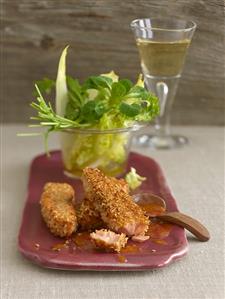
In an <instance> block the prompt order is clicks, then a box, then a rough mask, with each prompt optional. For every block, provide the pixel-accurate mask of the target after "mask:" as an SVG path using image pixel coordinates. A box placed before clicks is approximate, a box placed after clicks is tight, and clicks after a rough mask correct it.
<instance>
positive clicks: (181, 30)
mask: <svg viewBox="0 0 225 299" xmlns="http://www.w3.org/2000/svg"><path fill="white" fill-rule="evenodd" d="M131 28H132V29H133V31H134V34H135V39H136V44H137V47H138V50H139V54H140V60H141V67H142V71H143V73H144V77H145V84H146V86H147V88H148V89H149V91H151V92H153V93H155V94H156V95H157V96H158V98H159V101H160V115H159V117H158V118H157V119H156V123H155V134H153V135H150V134H149V135H148V134H147V135H142V136H138V137H137V138H136V143H137V144H138V145H141V146H144V145H145V146H151V147H154V148H163V149H168V148H173V147H178V146H181V145H183V144H185V143H187V139H186V138H185V137H183V136H177V135H176V136H174V135H171V132H170V112H171V107H172V103H173V100H174V97H175V94H176V90H177V86H178V82H179V78H180V77H181V73H182V70H183V66H184V62H185V56H186V53H187V50H188V48H189V45H190V43H191V38H192V36H193V33H194V31H195V28H196V25H195V23H194V22H191V21H184V20H176V19H174V18H172V19H157V18H151V19H150V18H149V19H138V20H134V21H133V22H132V23H131Z"/></svg>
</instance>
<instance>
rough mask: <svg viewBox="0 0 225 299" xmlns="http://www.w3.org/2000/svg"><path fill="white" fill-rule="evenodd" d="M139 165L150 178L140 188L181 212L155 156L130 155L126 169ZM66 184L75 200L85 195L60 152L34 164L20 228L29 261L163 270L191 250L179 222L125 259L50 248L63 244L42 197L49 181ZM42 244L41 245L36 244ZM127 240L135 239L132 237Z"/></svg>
mask: <svg viewBox="0 0 225 299" xmlns="http://www.w3.org/2000/svg"><path fill="white" fill-rule="evenodd" d="M131 166H132V167H135V168H136V170H137V172H138V173H139V174H140V175H141V176H144V177H146V178H147V179H146V181H144V182H143V184H142V186H141V187H140V188H139V190H138V192H146V191H147V192H148V191H150V192H152V193H154V194H156V195H159V196H161V197H163V198H164V200H165V202H166V205H167V211H170V212H172V211H178V209H177V206H176V202H175V200H174V198H173V196H172V195H171V192H170V190H169V188H168V186H167V184H166V181H165V178H164V175H163V173H162V170H161V168H160V166H159V165H158V163H157V162H155V161H154V160H153V159H151V158H149V157H146V156H143V155H140V154H137V153H131V154H130V155H129V159H128V165H127V167H128V168H127V169H128V170H129V168H130V167H131ZM49 181H50V182H67V183H69V184H71V185H72V186H73V187H74V188H75V191H76V198H77V200H80V199H81V198H83V194H84V193H83V188H82V183H81V181H80V180H76V179H70V178H68V177H67V176H65V175H64V173H63V164H62V160H61V154H60V152H59V151H53V152H52V153H51V157H50V158H48V157H47V156H46V155H40V156H37V157H36V158H35V159H34V160H33V162H32V165H31V170H30V179H29V184H28V195H27V200H26V203H25V208H24V212H23V218H22V223H21V227H20V232H19V238H18V245H19V251H20V252H21V253H22V254H23V255H24V256H25V257H26V258H28V259H30V260H31V261H33V262H34V263H37V264H39V265H41V266H43V267H46V268H53V269H63V270H97V271H102V270H109V271H115V270H117V271H122V270H125V271H128V270H147V269H153V268H160V267H163V266H166V265H168V264H169V263H171V262H173V261H174V260H176V259H178V258H181V257H182V256H184V255H185V254H186V253H187V250H188V244H187V239H186V235H185V232H184V230H183V229H182V228H180V227H178V226H173V227H172V229H171V230H170V233H169V235H168V236H167V237H165V238H164V242H158V243H157V242H155V241H154V240H148V241H146V242H143V243H135V244H138V245H137V246H138V249H139V251H138V252H135V253H134V252H133V253H132V252H131V253H124V254H123V256H125V258H126V262H124V263H121V262H120V261H119V256H118V254H117V253H106V252H99V251H96V250H92V251H90V250H82V249H79V248H77V249H75V250H73V251H71V250H70V248H63V249H62V250H60V251H59V252H57V251H53V250H52V246H54V245H55V244H57V243H62V239H60V238H57V237H55V236H53V235H52V234H51V233H50V232H49V230H48V228H47V227H46V225H45V223H44V221H43V220H42V217H41V213H40V205H39V200H40V195H41V192H42V189H43V186H44V184H45V183H46V182H49ZM36 244H38V247H37V245H36ZM129 244H131V245H132V244H134V242H132V241H129Z"/></svg>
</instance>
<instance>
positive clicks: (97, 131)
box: [60, 122, 149, 135]
mask: <svg viewBox="0 0 225 299" xmlns="http://www.w3.org/2000/svg"><path fill="white" fill-rule="evenodd" d="M148 125H149V124H148V123H141V122H139V123H137V124H134V125H132V126H130V127H124V128H115V129H105V130H101V129H95V128H93V129H92V128H71V129H64V130H62V131H60V133H69V134H74V133H79V134H84V135H85V134H96V135H97V134H100V135H101V134H115V133H126V132H134V131H138V130H140V129H141V128H144V127H146V126H148Z"/></svg>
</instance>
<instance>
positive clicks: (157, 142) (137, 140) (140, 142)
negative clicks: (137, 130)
mask: <svg viewBox="0 0 225 299" xmlns="http://www.w3.org/2000/svg"><path fill="white" fill-rule="evenodd" d="M187 143H188V139H187V138H186V137H184V136H178V135H169V136H155V135H139V136H138V135H137V136H136V137H134V139H133V144H134V145H135V146H138V147H149V148H154V149H172V148H179V147H182V146H184V145H185V144H187Z"/></svg>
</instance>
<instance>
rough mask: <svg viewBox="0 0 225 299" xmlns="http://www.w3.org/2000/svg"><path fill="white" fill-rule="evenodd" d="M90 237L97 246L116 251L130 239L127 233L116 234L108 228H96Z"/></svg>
mask: <svg viewBox="0 0 225 299" xmlns="http://www.w3.org/2000/svg"><path fill="white" fill-rule="evenodd" d="M90 237H91V239H92V241H93V242H94V244H95V246H96V247H98V248H103V249H108V250H110V251H116V252H120V250H121V249H122V248H123V247H125V245H126V244H127V240H128V238H127V237H126V235H125V234H116V233H114V232H112V231H110V230H107V229H101V230H96V231H95V232H93V233H91V234H90Z"/></svg>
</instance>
